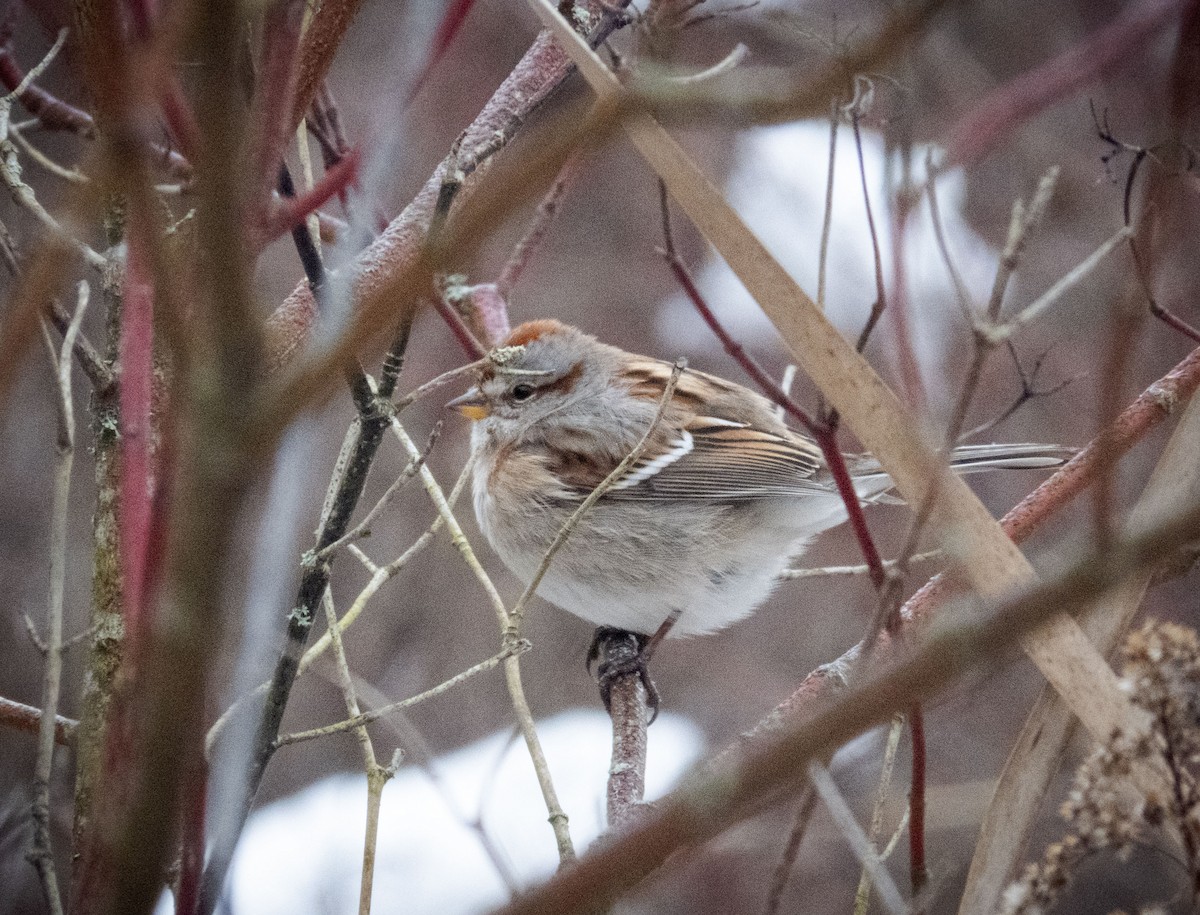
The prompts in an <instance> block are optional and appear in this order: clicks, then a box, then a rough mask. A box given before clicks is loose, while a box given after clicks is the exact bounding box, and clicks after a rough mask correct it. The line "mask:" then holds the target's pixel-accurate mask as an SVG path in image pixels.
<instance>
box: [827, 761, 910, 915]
mask: <svg viewBox="0 0 1200 915" xmlns="http://www.w3.org/2000/svg"><path fill="white" fill-rule="evenodd" d="M808 778H809V781H810V782H811V783H812V785H813V788H814V789H815V790H816V792H817V795H818V796H819V797H820V798H821V800H822V801H823V802H824V804H825V809H826V810H828V811H829V815H830V816H831V817H832V818H833V822H834V824H835V825H836V826H837V828H838V830H839V831H840V832H841V834H842V838H844V839H845V840H846V843H847V844H848V845H849V846H850V848H851V850H852V851H853V852H854V855H855V857H856V858H858V860H859V863H861V864H862V867H863V872H864V873H865V874H869V875H870V878H871V882H872V883H873V884H874V885H875V890H876V892H878V893H879V898H880V900H881V901H882V902H883V906H884V908H885V909H887V910H888V911H889V912H891V913H892V915H903V913H906V912H908V911H909V909H908V905H907V904H906V903H905V902H904V897H903V896H901V895H900V890H899V889H898V888H897V887H896V883H895V881H894V880H892V875H891V874H889V873H888V871H887V868H885V867H884V866H883V862H882V861H881V860H880V859H879V855H878V853H877V852H876V851H875V849H874V847H872V844H871V840H870V839H868V838H867V834H866V833H865V832H864V831H863V828H862V826H861V825H860V824H859V822H858V820H857V819H856V818H855V816H854V812H853V811H852V810H851V809H850V806H849V805H848V804H847V803H846V799H845V798H844V797H842V793H841V792H840V791H839V790H838V787H837V785H836V784H835V783H834V781H833V777H832V776H831V775H830V774H829V770H828V769H826V768H825V767H824V766H823V765H821V764H820V763H819V762H817V761H816V760H815V759H814V760H811V761H810V762H809V764H808Z"/></svg>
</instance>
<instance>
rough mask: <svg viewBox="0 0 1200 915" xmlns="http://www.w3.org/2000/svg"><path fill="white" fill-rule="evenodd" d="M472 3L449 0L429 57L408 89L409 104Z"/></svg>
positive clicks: (465, 17) (456, 30)
mask: <svg viewBox="0 0 1200 915" xmlns="http://www.w3.org/2000/svg"><path fill="white" fill-rule="evenodd" d="M474 5H475V0H450V5H449V7H447V9H446V15H445V16H443V17H442V21H441V22H439V23H438V28H437V33H436V34H435V35H434V36H433V48H432V49H431V50H430V52H429V58H428V59H427V60H426V61H425V66H424V67H422V68H421V73H420V74H419V75H418V76H417V78H416V80H414V81H413V84H412V88H411V89H410V90H409V91H408V101H409V104H411V103H412V100H413V99H414V98H416V97H417V93H418V92H420V91H421V88H422V87H423V86H424V85H425V81H426V80H427V79H429V75H430V74H431V73H432V72H433V68H434V67H436V66H437V65H438V63H439V62H440V61H441V59H442V58H443V57H445V56H446V51H448V50H449V49H450V43H451V42H452V41H454V36H456V35H457V34H458V32H459V29H461V28H462V25H463V23H464V22H466V21H467V14H468V13H470V12H471V8H472V7H473V6H474Z"/></svg>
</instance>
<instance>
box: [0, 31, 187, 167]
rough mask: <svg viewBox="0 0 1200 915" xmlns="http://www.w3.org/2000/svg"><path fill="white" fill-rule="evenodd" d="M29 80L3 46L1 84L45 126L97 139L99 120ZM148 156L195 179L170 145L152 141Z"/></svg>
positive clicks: (149, 159)
mask: <svg viewBox="0 0 1200 915" xmlns="http://www.w3.org/2000/svg"><path fill="white" fill-rule="evenodd" d="M28 80H29V78H28V77H27V76H26V74H24V73H23V72H22V71H21V68H20V66H19V65H18V64H17V62H16V59H15V58H14V57H13V55H12V50H11V49H10V48H7V47H0V84H2V85H3V86H4V87H5V88H6V89H8V90H9V92H10V93H12V94H13V95H15V96H16V98H17V99H18V100H19V101H20V102H21V104H22V105H23V106H24V108H25V110H26V111H28V112H29V113H30V114H31V115H33V116H34V117H35V118H37V119H38V123H39V124H40V125H41V126H42V127H43V128H45V129H46V130H61V131H68V132H70V133H75V134H78V135H79V136H81V137H83V138H84V139H88V140H92V139H95V137H96V122H95V120H94V119H93V118H92V116H91V115H90V114H88V113H87V112H86V111H84V110H82V109H81V108H76V107H75V106H73V105H69V104H67V103H66V102H64V101H63V100H62V99H60V98H58V97H56V96H54V95H52V94H51V93H49V92H47V91H46V90H45V89H41V88H39V87H38V86H34V85H32V84H31V83H30V82H29V81H28ZM147 159H148V161H150V162H152V163H155V164H157V165H158V166H160V167H161V168H162V169H163V170H164V171H165V172H166V173H167V174H169V175H170V176H172V177H173V178H175V179H177V180H179V181H182V182H184V183H185V184H186V183H187V182H190V181H191V179H192V175H193V170H192V165H191V163H190V162H189V161H188V160H187V159H186V158H184V156H183V155H182V154H181V153H180V152H179V151H178V150H176V149H173V148H172V147H170V146H164V145H163V144H161V143H150V144H149V148H148V156H147Z"/></svg>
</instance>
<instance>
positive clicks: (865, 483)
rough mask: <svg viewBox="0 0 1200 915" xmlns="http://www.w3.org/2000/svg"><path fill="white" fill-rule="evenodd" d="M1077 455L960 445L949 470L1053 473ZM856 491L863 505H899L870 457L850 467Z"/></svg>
mask: <svg viewBox="0 0 1200 915" xmlns="http://www.w3.org/2000/svg"><path fill="white" fill-rule="evenodd" d="M1074 454H1075V450H1074V449H1073V448H1064V447H1063V446H1062V445H1036V444H1029V443H1025V444H1017V445H1012V444H996V445H961V446H959V447H958V448H955V449H954V454H953V455H952V456H951V458H950V467H951V469H952V470H954V472H955V473H961V474H967V473H978V472H980V471H984V470H1050V469H1053V468H1055V467H1061V466H1062V465H1063V464H1065V463H1066V462H1067V461H1069V460H1070V459H1071V457H1072V455H1074ZM851 472H852V473H853V475H854V478H855V480H854V484H855V489H857V490H858V495H859V498H861V499H862V500H863V501H864V502H885V503H900V504H903V500H901V499H898V498H896V497H895V496H893V495H892V494H891V493H890V492H889V490H891V488H892V480H891V477H889V476H888V475H887V474H886V473H885V472H884V470H883V468H882V467H880V466H879V462H878V461H876V460H875V459H874V458H873V457H870V456H869V455H863V456H861V457H859V458H858V459H857V460H856V461H855V463H854V464H853V465H852V467H851Z"/></svg>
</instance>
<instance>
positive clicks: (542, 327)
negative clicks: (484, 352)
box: [446, 320, 607, 434]
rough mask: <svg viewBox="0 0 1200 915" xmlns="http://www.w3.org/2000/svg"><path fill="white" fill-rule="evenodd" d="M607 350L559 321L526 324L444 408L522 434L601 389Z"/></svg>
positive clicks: (494, 427) (512, 334)
mask: <svg viewBox="0 0 1200 915" xmlns="http://www.w3.org/2000/svg"><path fill="white" fill-rule="evenodd" d="M605 349H607V348H606V347H601V346H600V345H599V344H598V343H597V342H596V339H595V338H594V337H590V336H588V335H587V334H585V333H583V332H582V331H579V330H576V329H575V328H574V327H569V326H567V325H566V324H563V323H561V322H559V321H552V320H544V321H530V322H528V323H526V324H522V325H520V326H519V327H516V328H514V329H513V330H512V332H511V333H510V334H509V335H508V337H507V339H505V341H504V343H503V344H501V345H500V346H498V347H497V348H496V349H495V350H493V351H492V353H491V354H490V355H489V358H488V360H487V362H486V363H485V364H484V366H483V368H482V369H481V370H480V374H479V380H478V382H477V384H476V385H475V387H473V388H471V390H469V391H467V392H466V393H465V394H463V395H462V396H461V397H457V398H455V399H454V400H452V401H450V402H449V403H448V404H447V405H446V406H448V407H453V408H454V409H456V410H458V412H460V413H462V414H463V415H464V416H466V417H467V418H468V419H471V420H476V421H481V422H485V423H486V424H487V427H488V428H489V430H490V431H494V432H497V433H501V434H502V433H504V432H506V431H511V432H514V433H516V432H519V431H524V430H526V429H528V428H530V427H531V426H533V425H535V424H537V423H539V422H541V421H543V420H546V419H547V418H549V417H551V416H553V415H555V414H558V413H560V411H562V410H563V409H564V408H565V407H568V406H569V405H571V404H573V403H575V402H576V401H578V400H580V399H581V398H586V397H587V396H588V395H589V393H593V394H594V393H599V392H600V391H602V390H603V384H604V379H605V378H606V377H607V372H606V371H605V367H604V365H603V364H602V363H603V361H604V360H603V358H602V357H603V355H604V350H605ZM591 387H595V388H596V390H595V391H589V388H591Z"/></svg>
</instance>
